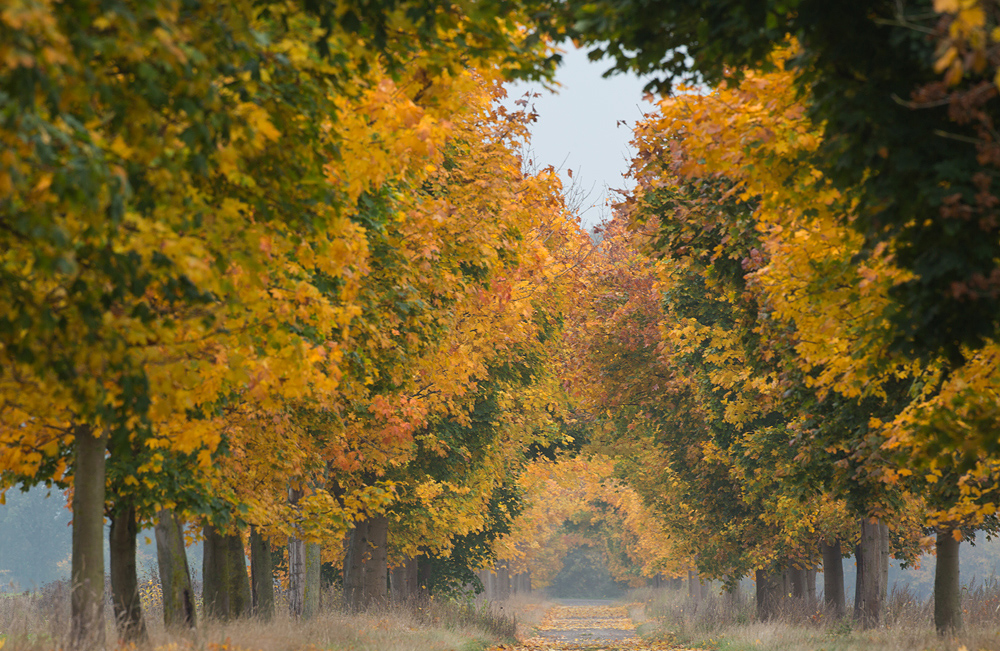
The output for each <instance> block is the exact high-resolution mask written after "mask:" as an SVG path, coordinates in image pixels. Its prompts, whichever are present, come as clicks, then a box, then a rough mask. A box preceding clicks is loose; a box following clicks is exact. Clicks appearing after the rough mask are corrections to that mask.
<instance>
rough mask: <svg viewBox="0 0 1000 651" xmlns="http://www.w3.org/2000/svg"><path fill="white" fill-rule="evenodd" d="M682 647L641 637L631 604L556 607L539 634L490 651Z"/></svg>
mask: <svg viewBox="0 0 1000 651" xmlns="http://www.w3.org/2000/svg"><path fill="white" fill-rule="evenodd" d="M666 649H672V650H678V651H680V648H679V647H677V646H676V645H674V644H670V643H669V642H666V641H653V640H643V639H641V638H640V637H639V636H638V634H637V633H636V630H635V623H634V622H632V620H631V618H629V616H628V606H555V607H553V608H552V609H550V610H549V611H548V612H547V613H546V614H545V618H544V619H542V622H541V624H539V625H538V627H537V628H536V635H534V636H532V637H529V638H526V639H523V640H520V641H519V642H518V644H517V645H516V646H509V645H501V646H497V647H492V648H491V649H490V651H659V650H666Z"/></svg>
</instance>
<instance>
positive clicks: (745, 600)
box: [629, 580, 1000, 651]
mask: <svg viewBox="0 0 1000 651" xmlns="http://www.w3.org/2000/svg"><path fill="white" fill-rule="evenodd" d="M715 592H717V591H715V590H713V594H711V595H710V596H709V597H708V598H707V599H705V600H702V601H701V602H700V603H697V604H696V603H695V602H694V601H693V600H691V599H690V598H689V597H688V595H687V591H686V590H671V589H661V590H652V589H640V590H636V591H633V592H632V593H631V594H630V595H629V599H630V600H632V601H638V602H643V603H645V604H646V609H645V616H646V617H647V620H646V621H645V622H644V623H641V625H640V627H639V632H640V634H642V635H643V636H644V637H647V638H649V639H654V640H660V641H666V642H673V643H677V644H681V645H684V646H687V647H695V648H702V649H713V650H718V651H870V650H881V651H910V650H912V649H924V650H927V651H964V650H965V649H967V650H968V651H980V650H981V651H993V650H997V651H1000V582H998V581H997V580H991V581H987V582H986V583H985V584H980V585H978V586H976V585H972V586H968V587H967V588H966V589H965V590H964V591H963V594H964V599H963V604H962V606H963V611H964V612H963V617H964V621H965V629H964V630H963V631H962V632H961V633H960V634H959V635H957V636H950V637H939V636H938V635H937V634H936V633H935V630H934V624H933V613H934V608H933V602H931V601H929V600H920V599H917V598H916V597H915V596H914V595H913V594H912V593H910V592H909V591H908V590H906V589H901V590H893V592H892V594H891V595H890V596H889V599H888V603H887V605H886V616H885V621H884V623H883V625H882V626H880V627H878V628H874V629H870V630H863V629H860V628H859V627H857V626H855V625H854V624H853V622H852V621H851V620H850V619H846V620H838V619H836V618H835V617H831V616H830V614H829V613H826V612H824V611H823V610H822V608H817V607H813V608H811V609H810V608H809V607H808V606H807V605H806V604H804V603H801V602H800V603H794V602H791V603H789V604H787V605H786V607H785V608H784V609H783V610H782V612H781V613H780V614H779V616H778V617H777V618H775V619H773V620H771V621H767V622H759V621H756V614H755V604H754V600H753V598H752V597H750V596H747V595H741V596H739V597H737V598H732V597H728V596H722V595H718V594H714V593H715ZM848 610H849V611H850V608H848Z"/></svg>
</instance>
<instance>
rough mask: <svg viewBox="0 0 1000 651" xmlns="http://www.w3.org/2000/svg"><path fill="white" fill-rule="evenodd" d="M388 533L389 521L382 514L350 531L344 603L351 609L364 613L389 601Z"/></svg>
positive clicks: (359, 523)
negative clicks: (366, 609) (387, 582)
mask: <svg viewBox="0 0 1000 651" xmlns="http://www.w3.org/2000/svg"><path fill="white" fill-rule="evenodd" d="M388 530H389V519H388V518H387V517H386V516H384V515H380V516H377V517H369V518H366V519H365V520H361V521H359V522H357V523H356V524H355V526H354V530H353V531H352V532H351V538H350V543H349V545H348V551H347V557H346V558H345V559H344V604H345V605H346V606H347V608H348V609H349V610H353V611H359V610H364V609H365V608H368V607H369V606H372V605H378V604H382V603H385V602H386V600H387V598H388V594H387V592H388V591H387V589H386V576H387V575H388V571H389V570H388V562H387V561H388V558H387V555H386V539H387V537H388Z"/></svg>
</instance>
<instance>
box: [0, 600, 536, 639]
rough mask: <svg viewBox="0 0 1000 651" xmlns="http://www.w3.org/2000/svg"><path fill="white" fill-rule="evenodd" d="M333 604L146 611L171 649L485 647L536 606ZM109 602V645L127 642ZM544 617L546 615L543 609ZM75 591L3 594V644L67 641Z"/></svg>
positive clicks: (510, 632) (155, 634) (154, 632)
mask: <svg viewBox="0 0 1000 651" xmlns="http://www.w3.org/2000/svg"><path fill="white" fill-rule="evenodd" d="M324 596H326V597H328V598H327V599H326V600H325V603H327V604H328V606H329V607H327V608H324V609H322V612H321V613H320V614H319V615H318V616H317V617H315V618H313V619H311V620H308V621H299V620H296V619H294V618H292V617H290V616H289V615H288V614H287V610H285V609H280V608H279V609H278V610H279V611H280V614H278V615H276V616H275V617H274V619H273V620H271V621H269V622H264V621H260V620H258V619H253V618H249V619H241V620H237V621H234V622H217V621H209V622H204V621H199V626H198V629H197V630H196V631H191V632H181V631H167V630H164V627H163V624H162V619H161V617H162V615H161V613H160V612H157V609H156V608H155V604H152V606H153V607H151V608H150V609H149V611H148V612H147V613H146V624H147V627H148V629H149V636H150V648H152V649H163V650H170V651H181V650H185V649H198V650H213V651H226V650H232V651H235V650H247V651H249V650H260V651H286V650H293V649H329V650H331V651H339V650H341V649H343V650H347V649H350V650H351V651H383V650H384V651H449V650H451V651H478V650H482V649H486V648H487V647H489V646H491V645H495V644H497V643H499V642H512V641H513V637H514V634H515V628H516V626H517V619H516V617H515V614H516V613H518V612H523V613H525V620H524V621H525V622H527V621H530V617H531V611H532V608H531V607H530V606H529V605H528V604H527V603H526V602H518V601H516V600H512V601H511V602H505V603H500V604H488V603H483V602H480V603H478V604H477V603H475V602H472V601H467V602H465V603H458V602H453V601H452V602H440V601H435V600H431V601H426V602H422V603H416V604H412V605H407V606H387V607H384V608H380V609H375V610H373V611H371V612H368V613H364V614H358V615H347V614H344V613H343V612H342V611H341V610H340V609H339V608H337V595H336V594H335V593H329V594H328V595H324ZM110 612H111V608H110V605H108V606H107V607H106V619H107V621H106V632H107V639H108V641H109V642H108V648H124V647H123V645H121V644H118V643H117V635H116V633H115V630H114V626H113V622H112V621H111V616H110ZM539 619H540V615H539ZM68 636H69V598H68V592H67V591H66V588H65V586H63V585H61V584H55V585H53V586H46V587H45V588H43V589H42V590H39V591H38V592H35V593H32V594H22V595H16V596H10V597H8V598H5V599H0V639H2V640H3V651H10V650H15V651H19V650H25V651H50V650H52V649H61V648H67V646H68V644H67V642H68Z"/></svg>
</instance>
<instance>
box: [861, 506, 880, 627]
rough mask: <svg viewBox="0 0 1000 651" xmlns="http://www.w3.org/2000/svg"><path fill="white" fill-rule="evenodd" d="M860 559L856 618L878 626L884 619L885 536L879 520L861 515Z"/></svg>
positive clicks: (866, 625)
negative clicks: (883, 572)
mask: <svg viewBox="0 0 1000 651" xmlns="http://www.w3.org/2000/svg"><path fill="white" fill-rule="evenodd" d="M855 556H856V558H857V562H858V578H857V587H856V589H855V592H854V620H855V621H857V622H858V623H860V624H861V626H862V627H864V628H874V627H875V626H878V625H879V623H880V622H881V620H882V605H883V603H884V601H883V599H882V536H881V525H880V523H879V521H878V520H869V519H868V518H862V519H861V542H860V543H858V546H857V548H856V550H855Z"/></svg>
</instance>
